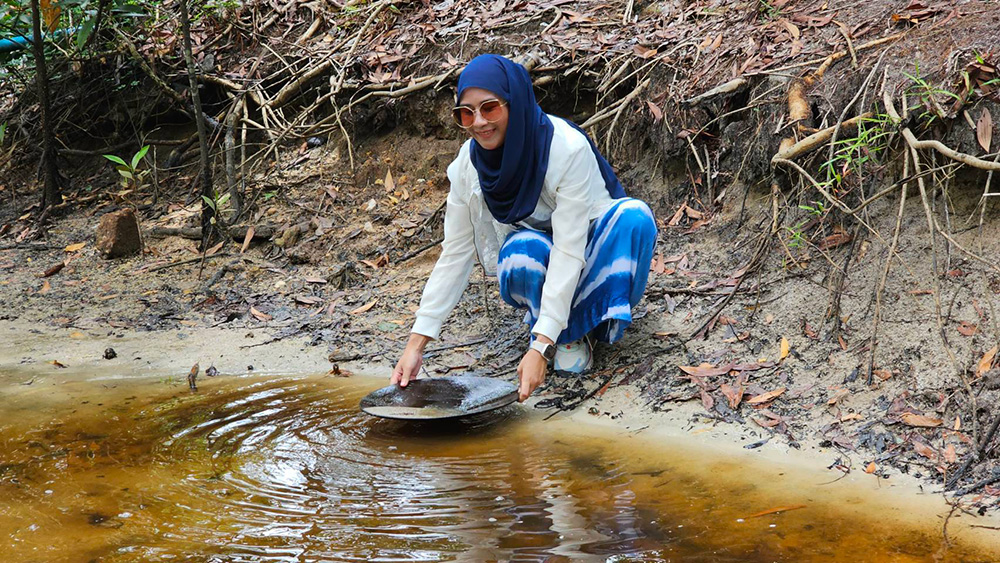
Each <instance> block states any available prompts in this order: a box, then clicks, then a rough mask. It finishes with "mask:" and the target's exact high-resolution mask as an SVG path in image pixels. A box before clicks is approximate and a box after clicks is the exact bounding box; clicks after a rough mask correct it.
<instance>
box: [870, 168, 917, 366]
mask: <svg viewBox="0 0 1000 563" xmlns="http://www.w3.org/2000/svg"><path fill="white" fill-rule="evenodd" d="M903 154H904V156H905V158H904V159H903V176H906V175H907V173H909V168H910V154H909V153H907V152H904V153H903ZM908 188H909V183H905V184H903V190H902V191H901V192H900V195H899V211H898V212H897V213H896V228H895V230H893V232H892V243H890V245H889V254H888V255H887V256H886V257H885V267H884V268H882V277H881V278H880V279H879V282H878V287H876V289H875V319H874V320H873V321H872V337H871V341H870V342H869V344H868V378H867V384H868V385H871V384H872V383H873V382H874V374H873V370H874V369H875V349H876V348H877V347H878V324H879V320H881V318H882V293H883V292H884V291H885V281H886V279H887V278H888V277H889V268H890V266H891V265H892V255H893V254H894V253H895V252H896V245H897V244H899V231H900V230H901V229H902V227H903V210H904V209H905V208H906V192H907V190H908Z"/></svg>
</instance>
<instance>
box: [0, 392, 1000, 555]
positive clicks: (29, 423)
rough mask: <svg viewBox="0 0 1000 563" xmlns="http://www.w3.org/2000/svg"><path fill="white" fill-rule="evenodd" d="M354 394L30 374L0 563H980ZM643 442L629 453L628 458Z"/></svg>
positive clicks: (9, 397) (553, 434) (1, 437)
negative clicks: (384, 408) (403, 414)
mask: <svg viewBox="0 0 1000 563" xmlns="http://www.w3.org/2000/svg"><path fill="white" fill-rule="evenodd" d="M380 384H381V380H378V381H375V380H372V379H368V378H351V379H343V378H332V377H299V378H276V377H228V378H222V377H220V378H215V379H212V380H207V381H203V382H202V383H201V387H202V388H201V390H200V391H198V392H197V393H192V392H189V391H188V390H187V389H186V387H185V386H182V385H181V384H180V378H173V379H167V378H164V379H157V378H142V379H121V378H113V377H99V378H91V379H89V380H57V379H54V378H43V379H40V380H38V381H34V382H33V384H32V385H30V386H22V385H11V386H9V387H5V388H2V389H0V393H2V395H0V453H2V458H0V554H2V557H0V559H2V561H3V562H5V563H6V562H17V563H21V562H53V563H56V562H88V561H94V562H102V563H104V562H138V561H143V562H146V561H209V562H265V561H267V562H272V561H273V562H279V561H280V562H285V561H288V562H291V561H296V562H299V561H301V562H307V561H308V562H313V561H316V562H318V561H449V560H460V561H556V562H558V561H615V562H624V561H713V562H715V561H741V562H757V561H761V562H763V561H933V560H944V561H963V562H973V561H991V560H996V558H995V557H993V556H991V555H990V554H983V553H977V552H973V551H971V550H968V549H963V548H962V547H961V546H960V545H952V546H951V547H950V548H949V549H947V550H946V549H944V545H943V542H942V540H941V537H940V535H939V534H933V533H930V532H927V531H918V530H912V529H906V528H905V527H899V526H897V525H894V523H893V522H892V520H891V518H884V517H879V516H878V515H873V517H872V518H870V519H868V520H865V521H859V520H858V519H856V518H854V517H850V518H848V517H844V516H842V515H839V514H838V512H837V511H836V510H834V509H833V508H832V507H824V506H821V505H810V504H806V506H805V507H802V508H797V509H795V510H788V511H785V512H779V513H774V514H767V515H764V516H758V517H752V515H753V514H755V513H758V512H765V511H767V510H768V509H772V508H776V507H779V506H783V505H789V504H792V505H793V506H794V504H793V503H791V502H790V501H789V500H788V498H793V497H794V498H795V499H798V498H800V495H789V497H788V498H785V497H784V496H783V495H782V494H781V493H780V491H779V492H774V491H771V492H767V493H763V492H761V489H762V488H761V487H760V485H761V484H760V483H754V482H752V481H748V480H747V477H746V476H745V475H743V474H742V472H741V471H740V468H739V467H738V465H737V466H735V467H731V468H730V469H728V470H727V469H720V468H725V467H726V465H725V464H722V465H718V464H716V465H712V466H708V465H703V464H704V463H705V462H704V460H701V459H685V458H683V457H678V456H677V455H672V454H671V452H670V451H669V450H663V451H657V450H656V448H655V445H650V444H645V445H644V446H636V445H625V444H624V442H625V441H623V440H608V439H606V438H602V437H599V436H598V435H597V434H593V433H591V432H589V431H588V430H587V429H586V427H582V426H576V427H575V429H574V427H573V426H572V425H570V426H569V427H568V428H567V427H566V425H563V426H561V427H560V426H559V425H551V424H546V423H543V422H541V421H540V420H539V417H537V416H534V415H532V414H531V413H527V412H526V411H525V410H524V409H522V407H520V406H514V407H508V408H507V409H505V410H503V411H502V412H500V413H499V415H498V416H496V417H491V418H485V419H483V418H481V419H479V420H476V421H473V422H471V423H455V422H449V423H446V424H427V423H424V424H421V425H412V424H409V423H400V422H396V421H387V420H380V419H376V418H373V417H370V416H367V415H364V414H362V413H360V412H359V410H358V408H357V405H358V400H359V399H360V398H361V397H362V396H363V395H364V394H365V393H366V392H368V391H370V390H372V389H373V388H375V387H378V386H379V385H380ZM637 443H641V442H637Z"/></svg>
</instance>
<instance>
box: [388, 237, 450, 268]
mask: <svg viewBox="0 0 1000 563" xmlns="http://www.w3.org/2000/svg"><path fill="white" fill-rule="evenodd" d="M442 242H444V237H442V238H439V239H437V240H434V241H432V242H429V243H427V244H425V245H423V246H421V247H420V248H418V249H416V250H414V251H411V252H407V253H406V254H404V255H403V257H402V258H400V259H399V260H396V263H397V264H402V263H403V262H406V261H407V260H411V259H413V258H416V257H417V256H419V255H421V254H423V253H424V252H426V251H428V250H430V249H432V248H434V247H435V246H437V245H439V244H441V243H442Z"/></svg>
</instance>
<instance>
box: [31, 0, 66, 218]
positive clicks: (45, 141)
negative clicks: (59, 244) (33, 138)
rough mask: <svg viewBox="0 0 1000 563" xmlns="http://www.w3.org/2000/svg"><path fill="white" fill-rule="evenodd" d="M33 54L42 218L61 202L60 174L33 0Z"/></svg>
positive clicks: (33, 0)
mask: <svg viewBox="0 0 1000 563" xmlns="http://www.w3.org/2000/svg"><path fill="white" fill-rule="evenodd" d="M31 28H32V38H31V43H32V51H33V52H34V55H35V76H36V80H37V82H36V83H37V84H38V102H39V105H40V106H41V111H42V160H41V166H40V171H41V179H42V181H43V183H44V184H43V188H42V214H43V215H45V210H46V209H48V208H49V207H52V206H54V205H58V204H59V203H61V200H62V193H60V189H59V170H58V169H57V168H56V146H55V135H54V134H53V132H52V109H51V107H50V105H49V72H48V68H47V67H46V66H45V45H44V44H43V43H42V14H41V10H40V9H39V6H38V0H31Z"/></svg>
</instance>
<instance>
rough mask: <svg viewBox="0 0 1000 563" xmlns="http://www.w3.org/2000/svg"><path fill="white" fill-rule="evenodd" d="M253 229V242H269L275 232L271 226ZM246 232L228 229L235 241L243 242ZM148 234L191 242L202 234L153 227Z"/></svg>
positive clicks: (190, 229) (194, 230)
mask: <svg viewBox="0 0 1000 563" xmlns="http://www.w3.org/2000/svg"><path fill="white" fill-rule="evenodd" d="M253 229H254V232H253V239H254V240H269V239H270V238H271V237H272V236H274V233H275V232H276V230H277V229H276V228H275V227H273V226H271V225H261V226H259V227H254V228H253ZM248 230H250V227H249V226H246V225H232V226H230V227H229V236H231V237H232V238H234V239H236V240H243V239H244V238H246V236H247V231H248ZM149 234H150V236H154V237H183V238H186V239H191V240H201V235H202V232H201V227H153V228H152V229H150V231H149Z"/></svg>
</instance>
